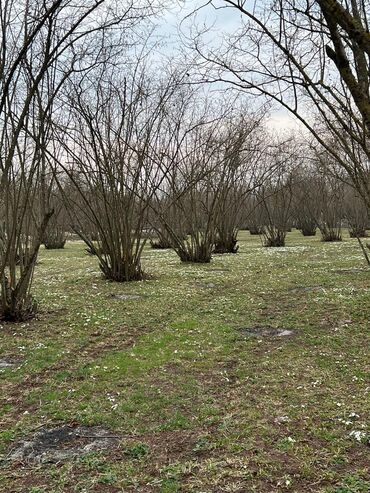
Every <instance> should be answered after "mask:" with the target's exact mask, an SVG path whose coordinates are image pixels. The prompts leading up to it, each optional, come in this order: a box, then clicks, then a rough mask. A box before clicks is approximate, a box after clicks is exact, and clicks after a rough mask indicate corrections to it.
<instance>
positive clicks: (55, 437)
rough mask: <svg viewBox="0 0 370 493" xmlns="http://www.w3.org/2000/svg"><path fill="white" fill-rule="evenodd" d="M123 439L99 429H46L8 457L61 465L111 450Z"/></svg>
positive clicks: (66, 427) (9, 458)
mask: <svg viewBox="0 0 370 493" xmlns="http://www.w3.org/2000/svg"><path fill="white" fill-rule="evenodd" d="M119 440H120V437H119V436H118V435H116V434H115V433H113V432H111V431H110V430H108V429H106V428H102V427H100V426H92V427H88V426H78V427H73V426H68V425H64V426H60V427H57V428H43V429H41V430H39V431H38V432H36V433H35V434H33V435H32V436H30V437H26V438H25V439H23V440H20V441H19V442H18V443H16V444H15V446H14V447H12V448H11V450H10V451H9V453H8V455H7V459H8V460H10V461H17V462H18V461H19V462H24V461H25V462H42V463H45V462H54V463H55V462H61V461H64V460H66V459H70V458H72V457H78V456H81V455H84V454H87V453H88V452H92V451H94V450H104V449H111V448H112V447H114V446H115V445H117V443H118V442H119Z"/></svg>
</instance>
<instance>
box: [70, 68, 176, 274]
mask: <svg viewBox="0 0 370 493" xmlns="http://www.w3.org/2000/svg"><path fill="white" fill-rule="evenodd" d="M146 72H147V69H146V67H145V66H141V62H139V64H138V65H137V66H136V67H135V68H134V70H133V71H132V73H127V74H126V76H124V78H123V79H119V78H117V79H116V80H115V79H114V77H113V76H112V75H111V76H107V72H106V70H104V71H103V72H102V73H101V75H100V77H99V79H97V80H96V79H94V83H93V85H90V84H86V86H85V87H82V86H81V84H80V83H79V84H77V85H76V86H74V87H73V89H72V88H70V91H69V93H70V97H69V104H70V112H71V113H70V114H71V121H70V122H69V125H68V130H67V129H66V130H65V131H64V132H63V134H64V136H65V139H64V147H65V152H66V154H67V156H68V161H69V162H70V165H69V166H62V168H63V170H64V172H65V173H67V175H68V177H69V181H70V187H71V188H72V190H74V192H73V193H72V194H71V196H66V195H65V200H66V202H67V204H68V207H69V208H70V209H71V210H72V211H73V217H75V218H76V219H75V224H74V229H75V231H76V232H77V234H79V236H80V237H81V238H82V239H83V240H84V241H85V243H86V244H87V246H88V248H89V251H90V252H91V253H94V254H95V255H97V257H98V259H99V265H100V269H101V270H102V272H103V274H104V276H105V277H106V278H107V279H111V280H114V281H120V282H122V281H133V280H139V279H142V278H143V275H144V273H143V271H142V268H141V261H140V259H141V253H142V251H143V248H144V245H145V241H146V239H147V237H146V234H145V231H146V229H147V226H148V223H149V216H148V213H149V209H150V206H151V204H152V201H153V196H154V193H155V190H156V187H157V186H159V185H160V183H161V181H162V180H163V178H164V175H163V168H162V167H161V163H160V162H159V161H158V159H157V156H158V149H159V148H160V147H161V145H160V144H161V139H162V130H161V125H162V122H163V119H164V116H165V112H166V106H167V104H168V101H169V100H170V98H171V95H172V93H173V91H174V90H175V87H176V85H174V84H171V83H168V84H167V85H165V86H164V87H161V86H156V85H155V84H154V82H150V81H149V77H147V76H146V75H145V74H146Z"/></svg>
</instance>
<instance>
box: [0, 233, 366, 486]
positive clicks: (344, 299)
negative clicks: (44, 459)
mask: <svg viewBox="0 0 370 493" xmlns="http://www.w3.org/2000/svg"><path fill="white" fill-rule="evenodd" d="M240 245H241V246H240V252H239V253H238V254H237V255H215V256H214V258H213V261H212V263H211V264H209V265H201V264H199V265H194V264H182V263H181V262H180V261H179V260H178V258H177V257H176V255H175V253H174V252H172V251H170V250H166V251H154V250H150V249H149V248H147V249H145V251H144V258H143V266H144V268H145V271H146V272H147V273H148V274H149V278H148V280H146V281H143V282H135V283H129V284H117V283H111V282H108V281H106V280H104V279H102V277H101V275H100V271H99V268H98V265H97V261H96V258H94V257H89V256H87V255H86V254H85V252H84V247H83V244H82V243H80V242H74V243H68V244H67V246H66V248H65V250H63V251H45V250H43V251H42V252H41V255H40V261H39V265H38V266H37V271H36V275H35V284H34V293H35V295H36V297H37V299H38V300H39V303H40V316H39V318H38V319H37V320H35V321H31V322H29V323H24V324H11V325H10V324H9V325H3V326H0V334H1V346H0V358H5V357H6V358H13V360H15V361H18V364H17V365H16V366H15V367H13V368H8V369H3V370H0V382H1V394H0V443H1V449H0V453H1V456H2V459H4V460H3V461H2V463H1V469H0V491H1V492H6V493H11V492H22V493H26V492H27V493H57V492H58V493H61V492H63V493H64V492H67V493H69V492H71V493H72V492H107V493H113V492H160V493H170V492H171V493H172V492H196V493H208V492H220V493H221V492H225V493H226V492H243V493H249V492H260V493H265V492H285V491H289V492H296V493H304V492H320V493H321V492H322V493H324V492H326V493H368V492H369V491H370V447H369V444H368V437H370V428H369V426H370V420H369V416H370V378H369V368H370V351H369V348H370V345H369V342H370V337H369V333H370V332H369V328H370V324H369V314H370V272H369V271H368V270H366V269H365V264H364V261H363V259H362V256H361V252H360V251H359V249H358V246H357V243H356V240H350V239H349V238H348V237H346V238H345V241H343V242H342V243H332V244H324V243H321V242H320V240H319V237H317V238H316V237H315V238H303V237H302V236H301V235H300V234H299V233H298V232H295V231H294V232H293V233H289V235H288V238H287V247H286V248H277V249H266V248H262V247H261V244H260V241H259V238H258V237H252V236H250V235H249V233H246V232H242V233H241V235H240ZM120 294H121V295H122V294H124V295H135V296H133V297H132V298H130V297H128V298H127V299H124V297H123V299H117V297H114V296H113V295H120ZM251 327H252V328H253V327H276V328H284V329H292V330H293V331H294V334H293V335H291V336H288V337H247V336H245V335H243V332H242V331H241V329H243V328H251ZM61 423H67V424H70V425H71V426H74V425H77V424H83V425H104V426H105V427H107V428H109V429H110V430H112V433H115V434H116V436H119V437H120V439H119V442H118V444H117V445H116V446H115V447H112V448H111V449H109V450H105V451H100V452H96V451H95V452H91V453H89V454H87V455H85V456H82V457H76V458H74V459H70V460H67V461H66V462H62V463H57V464H43V463H41V464H35V463H27V462H23V463H19V462H14V461H13V462H12V461H9V460H6V459H7V457H8V451H9V450H10V449H12V447H14V445H15V444H16V443H17V441H18V440H20V439H22V438H24V437H27V436H28V435H32V434H33V433H34V432H35V430H37V429H40V427H53V426H56V425H60V424H61Z"/></svg>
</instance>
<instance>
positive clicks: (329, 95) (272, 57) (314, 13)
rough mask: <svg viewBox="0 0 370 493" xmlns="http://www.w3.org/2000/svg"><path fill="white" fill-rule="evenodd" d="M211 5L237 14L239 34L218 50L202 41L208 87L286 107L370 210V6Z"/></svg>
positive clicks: (337, 0)
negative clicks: (221, 85)
mask: <svg viewBox="0 0 370 493" xmlns="http://www.w3.org/2000/svg"><path fill="white" fill-rule="evenodd" d="M211 4H212V5H214V7H215V8H228V9H235V10H236V11H237V13H238V14H239V19H240V29H238V30H237V31H236V32H235V33H233V34H232V35H230V36H229V37H228V40H227V41H226V42H224V43H223V45H222V46H217V47H216V48H215V49H212V48H211V47H210V46H209V43H203V42H202V33H200V34H199V35H198V36H197V37H196V39H195V43H194V44H195V48H196V50H197V51H198V53H199V54H200V55H201V60H202V62H200V68H201V73H202V80H207V81H216V82H219V81H222V82H226V83H227V84H232V85H233V86H234V87H236V88H239V89H241V90H242V91H246V90H247V91H250V92H252V93H257V94H263V95H265V96H266V97H268V98H269V99H270V100H271V101H275V102H277V103H278V104H280V105H281V106H282V107H283V108H285V109H286V110H287V111H289V112H290V113H291V114H293V115H294V116H295V117H296V118H297V119H298V120H299V121H300V122H301V123H302V124H303V125H304V126H305V127H306V128H307V129H308V130H309V131H310V132H311V134H312V135H313V136H314V138H315V139H316V141H317V142H318V143H319V144H320V145H321V146H322V148H323V149H324V150H325V151H326V152H327V153H329V154H330V155H331V156H332V157H333V159H334V160H335V161H336V163H337V164H338V165H339V166H340V167H341V168H342V169H343V170H344V171H345V172H346V174H347V175H348V177H349V178H350V179H351V181H352V183H353V185H354V186H355V188H356V189H357V191H358V193H359V194H360V195H361V196H362V197H363V199H364V201H365V202H366V204H367V206H368V207H370V181H369V171H370V168H369V162H370V160H369V158H370V153H369V147H368V141H369V132H370V92H369V87H370V85H369V81H370V79H369V55H370V41H369V35H368V25H369V10H368V6H367V3H366V2H365V1H364V0H353V1H351V2H344V1H341V0H317V1H310V2H302V1H300V0H280V1H278V2H274V3H273V4H271V5H270V4H268V5H267V4H266V3H265V2H262V1H258V0H257V1H255V2H252V3H251V4H250V3H248V2H244V1H238V0H237V1H234V0H224V1H221V0H220V1H218V0H215V1H213V2H211ZM323 130H324V132H323ZM328 133H329V135H330V137H331V141H330V140H329V139H328V138H327V135H328ZM333 142H334V145H333Z"/></svg>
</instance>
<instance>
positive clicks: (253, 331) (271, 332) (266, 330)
mask: <svg viewBox="0 0 370 493" xmlns="http://www.w3.org/2000/svg"><path fill="white" fill-rule="evenodd" d="M240 332H241V333H242V334H243V335H245V336H247V337H286V336H292V335H294V331H293V330H290V329H275V328H272V327H248V328H243V329H240Z"/></svg>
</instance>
